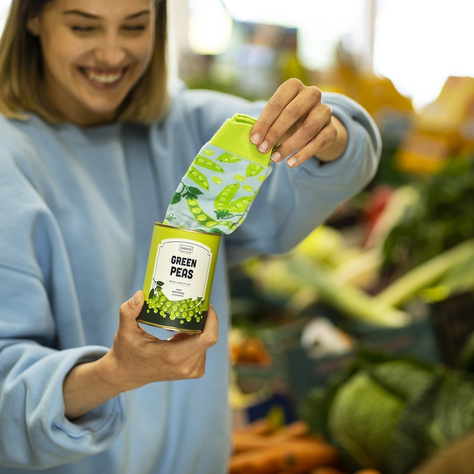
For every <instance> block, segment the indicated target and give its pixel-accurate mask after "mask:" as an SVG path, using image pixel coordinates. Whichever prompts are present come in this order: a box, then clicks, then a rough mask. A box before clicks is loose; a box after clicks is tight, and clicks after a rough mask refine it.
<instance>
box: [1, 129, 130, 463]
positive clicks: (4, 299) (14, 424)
mask: <svg viewBox="0 0 474 474" xmlns="http://www.w3.org/2000/svg"><path fill="white" fill-rule="evenodd" d="M0 126H1V131H0V133H1V134H4V133H5V130H7V131H8V127H7V126H6V125H5V122H2V123H1V124H0ZM15 133H17V134H18V132H16V130H15V129H13V127H11V130H10V131H9V132H8V136H9V140H8V141H7V140H3V139H2V143H5V144H7V145H6V146H3V145H2V150H0V168H1V170H2V171H1V173H0V301H1V304H0V465H1V466H6V467H15V468H30V469H31V468H33V467H35V468H38V469H39V468H47V467H52V466H55V465H60V464H64V463H68V462H72V461H75V460H77V459H80V458H82V457H84V456H88V455H91V454H95V453H98V452H100V451H103V450H104V449H106V448H107V447H108V446H109V445H110V444H111V443H112V441H113V440H114V439H115V438H116V436H117V435H118V433H119V432H120V428H121V426H122V425H123V423H124V413H125V401H126V397H125V396H120V397H117V398H114V399H112V400H110V401H109V402H107V403H105V404H103V405H101V406H99V407H98V408H96V409H95V410H93V411H91V412H90V413H88V414H87V415H85V416H83V417H81V418H79V419H77V420H74V422H71V421H69V420H68V419H66V417H65V416H64V412H65V409H64V402H63V395H62V384H63V380H64V377H65V376H66V374H67V373H68V372H69V371H70V370H71V368H72V367H74V366H75V365H77V364H80V363H83V362H87V361H90V360H94V359H97V358H100V357H102V356H103V355H104V353H105V352H106V351H107V348H106V347H101V346H86V345H84V335H83V332H82V330H81V322H80V311H79V306H78V303H77V298H76V295H75V294H74V290H73V289H74V285H73V279H72V276H71V271H70V268H69V267H68V259H67V253H66V249H65V245H64V242H63V241H62V239H61V234H60V232H59V229H58V226H57V224H56V223H55V219H54V217H53V215H52V213H51V212H49V210H48V207H47V206H46V204H45V202H44V200H43V199H42V197H41V192H40V191H39V189H40V188H41V186H42V185H44V184H46V183H41V182H40V181H39V180H38V175H39V174H40V173H37V172H38V171H39V170H38V167H37V165H35V163H34V155H35V151H34V149H33V148H32V147H29V146H28V145H27V140H25V139H24V137H18V136H15ZM4 138H5V137H4ZM13 144H14V145H13Z"/></svg>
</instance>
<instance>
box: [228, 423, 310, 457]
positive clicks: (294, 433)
mask: <svg viewBox="0 0 474 474" xmlns="http://www.w3.org/2000/svg"><path fill="white" fill-rule="evenodd" d="M308 433H309V426H308V424H307V423H306V422H304V421H295V422H293V423H290V424H288V425H285V426H283V427H282V428H279V429H278V430H277V431H275V432H274V433H271V434H267V435H259V434H256V433H254V432H252V431H245V430H236V431H234V432H233V433H232V443H233V451H234V453H240V452H242V451H248V450H250V449H261V448H265V447H267V446H273V445H275V444H278V443H283V442H285V441H286V440H288V439H293V438H301V437H303V436H306V435H308Z"/></svg>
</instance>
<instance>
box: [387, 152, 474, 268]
mask: <svg viewBox="0 0 474 474" xmlns="http://www.w3.org/2000/svg"><path fill="white" fill-rule="evenodd" d="M413 186H414V187H415V188H416V190H417V191H418V194H419V196H420V198H419V199H418V200H417V201H416V202H415V203H413V204H412V205H411V206H409V207H408V209H407V210H406V213H405V215H404V216H403V217H402V219H401V220H400V221H399V223H398V224H397V225H395V226H394V227H393V228H392V230H391V231H390V232H389V233H388V235H387V236H386V238H385V240H384V243H383V257H384V266H385V267H387V268H390V267H391V268H394V267H395V268H400V267H402V268H404V269H405V270H406V269H407V268H413V267H415V266H416V265H418V264H419V263H421V262H424V261H426V260H428V259H429V258H431V257H434V256H436V255H438V254H440V253H442V252H443V251H444V250H447V249H449V248H451V247H453V246H454V245H456V244H458V243H460V242H463V241H464V240H467V239H470V238H473V237H474V206H473V205H472V203H473V202H474V159H470V160H462V159H452V160H450V161H449V163H448V165H447V166H446V167H445V168H443V169H442V170H441V171H439V172H438V173H436V174H434V175H431V176H429V177H426V178H425V179H421V178H420V179H419V180H418V181H417V182H414V183H413Z"/></svg>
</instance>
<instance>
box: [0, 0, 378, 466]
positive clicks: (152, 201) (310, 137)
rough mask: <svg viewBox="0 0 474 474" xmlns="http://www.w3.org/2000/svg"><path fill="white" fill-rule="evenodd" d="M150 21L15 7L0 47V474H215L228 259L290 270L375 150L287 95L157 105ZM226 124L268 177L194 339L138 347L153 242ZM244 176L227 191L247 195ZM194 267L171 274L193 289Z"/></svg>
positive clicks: (362, 118) (130, 1)
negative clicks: (257, 259)
mask: <svg viewBox="0 0 474 474" xmlns="http://www.w3.org/2000/svg"><path fill="white" fill-rule="evenodd" d="M170 1H173V2H174V1H175V0H170ZM166 13H167V6H166V1H165V0H156V1H152V0H12V8H11V10H10V14H9V17H8V19H7V23H6V27H5V30H4V34H3V36H2V37H1V38H0V144H1V146H0V223H1V224H0V234H1V237H0V413H1V422H0V474H11V472H13V471H15V472H18V473H20V472H23V473H26V472H31V470H36V471H39V470H42V471H43V472H49V473H51V474H52V473H54V474H74V473H89V472H90V473H94V474H97V473H102V472H104V473H109V472H110V473H113V474H129V473H135V472H137V473H140V474H158V473H179V474H222V473H224V472H227V461H228V454H229V452H230V416H229V406H228V388H229V387H228V381H229V379H230V376H229V367H230V364H229V346H228V341H227V336H228V333H229V319H230V318H229V313H228V308H229V306H230V305H229V301H228V295H229V291H228V288H227V286H226V285H227V280H228V279H227V274H226V272H227V268H228V264H229V263H228V261H227V258H228V259H229V261H230V262H232V263H237V262H239V261H241V260H242V259H244V258H247V257H252V256H254V255H261V254H263V253H267V254H268V253H276V252H287V251H289V250H290V249H291V248H292V247H294V246H295V245H296V244H297V243H298V242H299V241H301V240H302V239H303V238H304V237H305V236H306V235H307V234H308V233H309V232H311V231H312V230H313V229H314V227H315V226H316V225H317V224H318V223H319V222H321V221H322V220H324V219H325V218H326V216H328V215H329V214H330V213H331V212H332V211H333V210H334V209H335V208H336V207H337V206H339V204H340V202H341V201H343V200H345V199H347V198H348V197H350V196H352V195H353V194H354V193H356V192H358V191H359V190H360V189H361V188H362V187H363V186H365V184H366V183H367V182H368V181H369V180H370V179H371V177H372V176H373V175H374V173H375V171H376V168H377V163H378V159H379V157H380V137H379V134H378V131H377V129H376V127H375V125H374V122H373V120H372V119H371V118H370V116H369V115H368V114H367V112H366V111H365V110H364V109H363V108H361V107H360V106H359V105H358V104H356V103H355V102H354V101H352V100H349V99H348V98H347V97H344V96H342V95H339V94H326V93H322V92H321V90H320V89H318V88H317V87H315V86H311V87H309V86H306V85H304V84H303V83H302V82H301V81H299V80H297V79H289V80H287V81H285V82H284V83H283V84H281V85H280V87H279V88H278V89H277V90H276V91H275V93H274V94H273V96H272V97H271V99H270V100H269V101H268V103H265V102H262V101H257V102H250V101H246V100H244V99H241V98H238V97H234V96H230V95H227V94H223V93H216V92H211V91H202V90H201V91H197V90H188V89H186V88H185V87H184V86H183V85H182V84H181V83H179V82H178V81H175V82H174V83H173V84H172V85H173V87H170V86H168V80H169V74H168V71H167V57H166V51H167V15H166ZM170 83H171V81H170ZM237 113H239V114H240V115H239V116H249V117H252V119H251V120H250V119H249V120H248V121H245V124H246V125H249V127H245V130H243V131H242V132H241V133H242V135H241V136H240V137H239V140H241V141H242V147H243V148H242V149H245V150H247V149H248V150H252V156H254V158H255V160H256V161H257V162H258V161H259V160H258V159H257V158H260V159H262V156H263V154H268V155H269V156H270V158H271V159H273V160H274V161H273V163H274V166H273V168H274V170H273V171H272V173H271V176H269V177H268V178H269V179H266V180H265V183H263V186H262V187H261V189H260V191H259V199H258V202H257V200H255V202H253V201H252V214H251V215H250V214H249V216H248V217H247V218H246V219H245V223H244V224H243V225H241V226H239V229H237V231H236V232H235V233H231V234H229V235H226V242H225V244H223V245H225V246H226V247H225V250H224V249H222V251H220V252H219V258H218V259H217V261H216V269H215V278H214V281H213V289H212V295H211V297H210V300H211V301H212V306H209V310H208V314H207V318H206V321H205V324H204V327H203V328H202V333H200V334H191V333H186V332H176V333H175V334H173V335H171V337H170V332H169V331H167V330H165V329H162V328H154V327H153V328H152V327H151V326H149V330H145V329H144V328H143V327H142V326H141V325H140V323H139V320H138V318H139V316H140V313H141V311H142V308H143V305H144V296H145V295H144V293H143V291H137V288H142V287H143V280H144V277H145V275H146V267H147V256H148V253H149V249H150V238H151V233H152V230H153V223H154V222H155V221H157V220H164V218H165V217H166V214H167V212H166V210H167V208H168V206H169V204H170V200H173V197H175V196H176V189H177V188H176V187H177V186H178V185H179V183H180V180H181V179H182V177H183V176H184V175H185V174H186V173H187V170H188V169H189V168H190V165H191V164H192V163H194V159H195V158H196V156H197V155H199V150H200V149H201V148H202V147H203V144H205V143H207V142H209V140H210V139H211V137H212V136H213V135H215V134H216V131H218V130H219V129H220V127H221V126H222V124H223V123H225V122H226V121H227V120H228V119H229V117H233V116H235V115H236V114H237ZM246 137H247V139H246ZM230 140H231V141H233V140H235V137H233V136H232V137H230ZM239 143H240V141H239ZM277 143H278V153H276V152H275V153H273V154H272V153H271V150H273V148H274V147H275V145H276V144H277ZM223 149H224V148H223ZM239 149H240V148H239ZM261 155H262V156H261ZM206 156H207V155H206ZM289 156H291V159H290V160H286V159H285V157H289ZM316 157H317V158H316ZM225 158H226V160H227V161H229V160H231V161H232V157H230V158H229V157H228V156H227V157H225ZM234 158H235V157H234ZM196 160H197V161H196V163H197V165H198V167H200V168H201V169H203V166H202V165H205V166H204V169H205V170H207V171H209V172H211V171H212V173H214V172H215V170H216V167H214V168H213V169H211V168H212V167H211V168H210V167H209V166H210V165H209V162H208V161H209V160H208V161H206V160H203V159H202V157H201V158H199V156H198V158H196ZM255 160H254V161H255ZM267 160H268V156H267ZM234 161H235V160H234ZM282 161H283V163H280V162H282ZM322 161H325V165H324V166H321V162H322ZM250 168H251V169H250ZM250 168H249V169H250V172H249V173H248V174H247V175H245V173H243V174H244V175H245V176H244V175H242V174H241V173H238V174H237V175H235V174H234V173H232V174H231V175H230V176H231V177H232V176H233V178H232V179H234V180H237V181H239V183H240V186H241V188H242V189H243V190H244V191H245V192H247V193H248V192H249V190H250V191H252V189H254V190H255V189H256V188H255V186H253V185H252V186H249V185H248V183H247V182H246V184H244V183H243V181H245V180H251V178H252V176H251V175H253V174H255V173H254V171H255V169H256V168H255V167H252V166H251V167H250ZM212 173H211V175H212ZM201 174H202V173H201ZM211 175H209V176H208V177H209V179H210V182H211V179H212V182H213V183H216V180H215V179H214V178H216V177H215V176H211ZM249 175H250V176H249ZM257 177H258V176H257ZM219 179H220V178H219ZM192 181H193V186H194V185H195V186H198V185H199V183H195V180H192ZM221 181H222V179H221ZM222 182H223V181H222ZM191 188H192V186H190V187H189V189H188V191H189V190H190V191H193V193H194V194H196V195H197V194H198V193H199V190H198V189H194V190H193V189H191ZM249 188H252V189H249ZM216 197H218V196H211V198H210V201H209V202H211V204H212V203H213V202H215V198H216ZM237 201H239V199H237V200H234V201H233V202H237ZM244 201H245V202H244ZM244 201H242V202H240V201H239V202H238V203H237V204H238V205H236V209H237V208H238V209H237V210H236V212H235V213H234V214H236V218H238V217H239V216H238V215H237V214H240V213H241V211H242V205H244V204H248V201H249V196H244ZM174 203H175V204H176V202H175V201H174ZM242 203H243V204H242ZM224 204H225V202H224ZM239 206H240V207H239ZM231 207H232V206H230V207H229V208H228V209H227V211H229V210H230V211H232V209H231ZM186 208H187V209H190V207H189V203H188V206H187V207H186ZM214 208H215V206H213V208H212V209H214ZM217 211H219V212H216V213H215V219H221V220H224V219H225V220H228V219H229V217H228V214H229V213H228V212H223V211H226V210H225V209H223V208H222V206H218V209H217ZM210 212H214V211H210ZM213 215H214V214H213ZM226 216H227V217H226ZM204 217H205V216H204ZM213 219H214V217H213ZM200 222H201V221H200ZM216 222H217V220H216ZM239 233H240V235H239ZM234 235H235V237H234ZM188 250H189V249H188ZM194 258H197V256H196V255H194V254H192V255H190V254H189V253H187V254H186V258H185V262H184V263H183V261H182V260H181V261H180V263H178V262H177V261H176V262H175V266H176V265H177V266H178V267H181V270H176V271H179V272H181V273H182V275H184V272H186V276H187V277H189V276H190V275H191V271H192V272H194V271H195V269H194V268H192V267H193V266H194V263H193V262H194V260H193V259H194ZM183 268H184V270H183ZM209 274H210V273H209ZM180 288H181V287H180ZM175 293H176V294H174V295H171V296H169V295H166V298H169V299H170V301H169V303H170V304H171V299H172V298H173V301H175V302H176V301H178V300H179V299H181V297H180V295H181V294H182V291H176V292H175ZM148 296H149V295H147V297H148ZM155 296H156V295H155ZM158 296H159V295H158ZM206 297H207V296H206ZM159 298H160V300H161V296H159ZM193 301H194V299H193ZM173 305H174V304H173ZM173 305H171V308H172V307H173ZM214 307H215V308H216V310H214V309H213V308H214ZM172 309H173V308H172ZM178 309H179V308H178ZM181 309H182V308H181ZM188 309H189V308H188ZM217 312H218V313H219V318H218V316H217ZM182 313H183V312H182V311H181V312H180V317H181V316H183V314H182ZM188 316H189V314H188ZM147 329H148V327H147ZM200 330H201V328H200Z"/></svg>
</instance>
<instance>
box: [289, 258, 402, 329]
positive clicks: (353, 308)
mask: <svg viewBox="0 0 474 474" xmlns="http://www.w3.org/2000/svg"><path fill="white" fill-rule="evenodd" d="M288 267H289V270H290V271H291V273H293V274H294V275H296V276H297V277H298V278H299V279H304V280H305V281H306V282H307V283H309V284H311V285H313V286H315V287H316V289H317V291H318V296H319V297H320V298H321V299H322V300H324V301H326V302H327V303H329V304H331V305H332V306H333V307H334V308H336V309H339V310H340V311H342V312H343V313H344V314H346V315H349V316H352V317H355V318H358V319H360V320H361V321H365V322H367V323H371V324H376V325H380V326H388V327H390V326H391V327H397V326H403V325H405V324H407V323H408V322H409V320H410V318H409V315H408V314H407V313H405V312H403V311H401V310H399V309H396V308H394V307H392V306H390V305H388V304H386V303H385V302H384V301H383V300H379V299H378V298H376V297H371V296H369V295H368V294H366V293H365V292H364V291H362V290H359V289H358V288H356V287H355V286H353V285H350V284H346V283H344V282H342V281H340V280H339V279H337V277H336V276H335V275H334V274H333V273H332V272H331V271H330V270H327V269H326V268H325V267H324V266H323V265H319V264H317V263H315V262H313V263H310V262H308V261H307V260H302V259H296V258H295V259H292V260H290V261H289V264H288Z"/></svg>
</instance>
